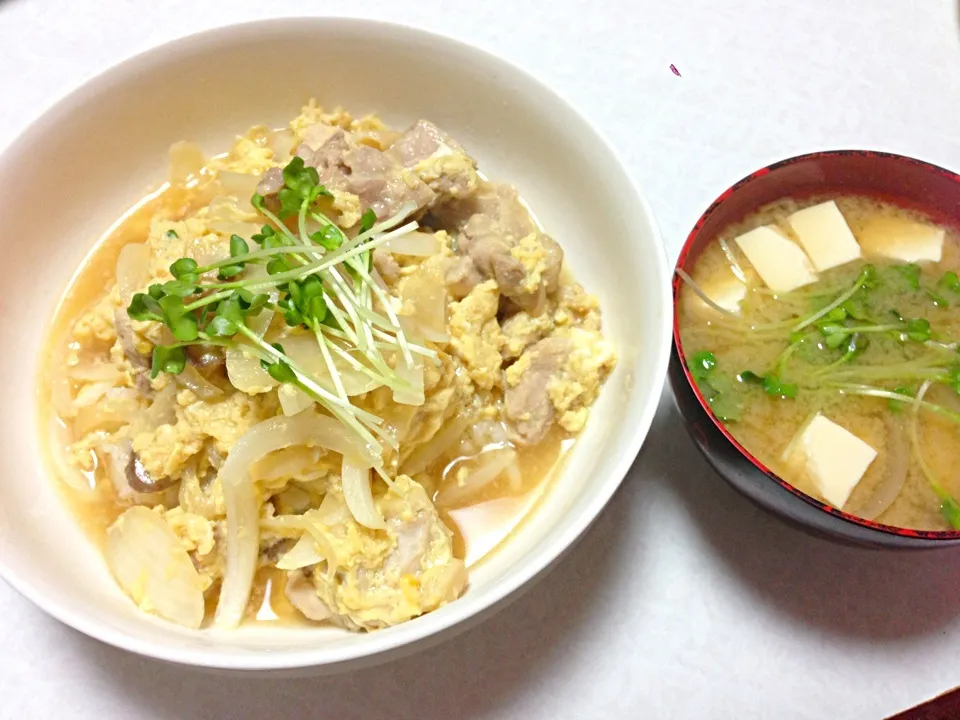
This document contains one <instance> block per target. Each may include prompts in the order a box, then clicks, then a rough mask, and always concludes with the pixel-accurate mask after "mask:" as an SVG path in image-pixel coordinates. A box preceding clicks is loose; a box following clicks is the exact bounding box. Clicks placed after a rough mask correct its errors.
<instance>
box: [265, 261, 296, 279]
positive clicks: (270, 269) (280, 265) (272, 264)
mask: <svg viewBox="0 0 960 720" xmlns="http://www.w3.org/2000/svg"><path fill="white" fill-rule="evenodd" d="M291 269H292V268H291V266H290V264H289V263H288V262H287V261H286V260H284V259H283V258H282V257H275V258H270V261H269V262H268V263H267V274H268V275H279V274H280V273H282V272H286V271H287V270H291Z"/></svg>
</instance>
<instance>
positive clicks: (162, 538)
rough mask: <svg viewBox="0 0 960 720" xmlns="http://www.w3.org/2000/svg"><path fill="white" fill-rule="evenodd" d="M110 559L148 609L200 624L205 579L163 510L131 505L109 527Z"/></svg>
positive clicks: (168, 617) (116, 574) (119, 578)
mask: <svg viewBox="0 0 960 720" xmlns="http://www.w3.org/2000/svg"><path fill="white" fill-rule="evenodd" d="M105 555H106V560H107V565H108V566H109V567H110V571H111V572H112V573H113V576H114V577H115V578H116V579H117V582H118V583H119V584H120V587H121V588H123V591H124V592H125V593H126V594H127V595H128V596H130V598H131V599H132V600H133V601H134V602H135V603H136V604H137V605H138V606H139V607H140V609H142V610H145V611H147V612H152V613H155V614H156V615H159V616H160V617H162V618H164V619H166V620H170V621H171V622H175V623H177V624H178V625H183V626H184V627H188V628H198V627H200V623H201V622H203V612H204V602H203V583H202V582H201V580H200V575H199V574H198V573H197V570H196V568H195V567H194V566H193V562H192V561H191V560H190V556H189V555H188V554H187V551H186V550H185V549H184V547H183V545H181V544H180V541H179V540H178V539H177V536H176V534H175V533H174V532H173V529H172V528H171V527H170V525H169V524H168V523H167V521H166V520H164V519H163V518H162V517H160V515H158V514H157V513H155V512H153V511H152V510H148V509H147V508H145V507H139V506H138V507H132V508H130V509H129V510H127V511H126V512H125V513H123V515H121V516H120V517H119V518H118V519H117V521H116V522H115V523H114V524H113V525H111V526H110V529H109V530H107V546H106V553H105Z"/></svg>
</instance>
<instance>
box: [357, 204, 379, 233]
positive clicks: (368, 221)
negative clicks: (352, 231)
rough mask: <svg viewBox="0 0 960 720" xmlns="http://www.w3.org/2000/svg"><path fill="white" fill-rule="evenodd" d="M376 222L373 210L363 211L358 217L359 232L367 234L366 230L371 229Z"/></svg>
mask: <svg viewBox="0 0 960 720" xmlns="http://www.w3.org/2000/svg"><path fill="white" fill-rule="evenodd" d="M376 222H377V214H376V213H375V212H374V211H373V208H367V209H366V210H364V211H363V215H361V216H360V232H361V233H365V232H367V230H369V229H370V228H372V227H373V226H374V225H375V224H376Z"/></svg>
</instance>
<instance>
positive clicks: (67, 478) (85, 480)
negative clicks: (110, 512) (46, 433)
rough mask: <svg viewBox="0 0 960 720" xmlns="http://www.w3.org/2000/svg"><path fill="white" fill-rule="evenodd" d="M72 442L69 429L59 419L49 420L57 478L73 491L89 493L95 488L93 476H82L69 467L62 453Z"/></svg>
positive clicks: (79, 472) (72, 467)
mask: <svg viewBox="0 0 960 720" xmlns="http://www.w3.org/2000/svg"><path fill="white" fill-rule="evenodd" d="M72 442H73V434H72V433H71V432H70V428H68V427H67V426H66V425H64V423H63V421H62V420H60V419H59V418H56V417H52V418H50V445H51V449H52V451H53V464H54V467H55V469H56V471H57V476H58V477H59V478H60V479H61V480H62V481H63V482H65V483H66V484H67V485H69V486H70V487H72V488H73V489H74V490H81V491H83V492H90V491H91V490H93V488H94V487H96V483H95V482H94V480H93V474H92V473H90V474H89V475H87V474H84V473H83V472H81V471H80V470H78V469H77V468H75V467H74V466H73V465H71V464H70V463H69V462H68V461H67V459H66V457H65V456H64V451H65V450H66V449H67V446H68V445H70V444H71V443H72Z"/></svg>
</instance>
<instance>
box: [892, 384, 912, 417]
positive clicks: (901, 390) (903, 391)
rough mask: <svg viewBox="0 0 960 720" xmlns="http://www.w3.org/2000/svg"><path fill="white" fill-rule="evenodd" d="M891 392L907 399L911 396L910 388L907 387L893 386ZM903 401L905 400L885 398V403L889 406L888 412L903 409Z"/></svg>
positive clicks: (896, 411)
mask: <svg viewBox="0 0 960 720" xmlns="http://www.w3.org/2000/svg"><path fill="white" fill-rule="evenodd" d="M893 392H895V393H896V394H897V395H903V396H904V397H906V398H908V399H909V398H912V397H913V391H912V390H910V389H909V388H905V387H898V388H894V389H893ZM904 402H905V401H901V400H894V399H893V398H890V399H888V400H887V405H888V406H889V408H890V412H894V413H898V412H900V411H901V410H903V406H904Z"/></svg>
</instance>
